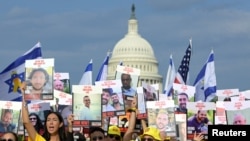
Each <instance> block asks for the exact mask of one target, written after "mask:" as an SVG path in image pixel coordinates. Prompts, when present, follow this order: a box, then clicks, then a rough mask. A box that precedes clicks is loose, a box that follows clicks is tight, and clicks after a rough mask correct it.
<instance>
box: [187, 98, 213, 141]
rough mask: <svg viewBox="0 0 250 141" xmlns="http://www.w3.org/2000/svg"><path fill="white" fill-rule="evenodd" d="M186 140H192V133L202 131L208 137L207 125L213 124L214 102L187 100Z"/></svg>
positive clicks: (205, 137)
mask: <svg viewBox="0 0 250 141" xmlns="http://www.w3.org/2000/svg"><path fill="white" fill-rule="evenodd" d="M187 109H188V113H187V140H188V141H189V140H191V141H192V140H193V138H194V133H195V132H196V133H202V134H203V135H204V139H205V140H207V139H208V136H207V134H208V125H213V124H214V112H215V103H214V102H201V101H198V102H188V103H187Z"/></svg>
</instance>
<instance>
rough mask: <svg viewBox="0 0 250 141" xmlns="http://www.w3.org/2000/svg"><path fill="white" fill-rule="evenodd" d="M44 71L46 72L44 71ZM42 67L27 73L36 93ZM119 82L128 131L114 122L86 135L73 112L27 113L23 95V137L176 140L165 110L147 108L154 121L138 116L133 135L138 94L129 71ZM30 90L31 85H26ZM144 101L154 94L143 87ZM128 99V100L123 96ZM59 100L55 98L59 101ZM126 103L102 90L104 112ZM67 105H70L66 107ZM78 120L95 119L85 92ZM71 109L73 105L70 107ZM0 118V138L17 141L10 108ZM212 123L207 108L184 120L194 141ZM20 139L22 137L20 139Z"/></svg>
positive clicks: (239, 119)
mask: <svg viewBox="0 0 250 141" xmlns="http://www.w3.org/2000/svg"><path fill="white" fill-rule="evenodd" d="M45 72H46V71H45ZM45 72H44V70H43V69H35V70H34V71H33V72H32V73H31V74H30V77H29V79H30V82H29V83H32V85H29V84H28V86H32V89H34V91H35V92H37V93H39V94H41V93H43V92H44V89H43V87H44V86H45V85H46V82H47V81H48V74H47V73H45ZM121 81H122V94H124V95H125V96H129V97H132V100H131V99H130V104H129V110H128V111H129V112H130V114H129V119H128V123H129V124H128V126H127V130H126V131H125V132H124V133H122V132H121V131H120V128H119V127H118V126H117V125H110V126H108V131H107V133H106V131H104V129H103V128H101V127H90V128H89V133H88V134H89V138H86V137H85V136H84V133H83V131H77V132H75V131H73V121H74V118H75V115H74V114H68V113H67V117H65V115H64V114H62V113H63V112H62V111H60V112H59V110H58V107H57V106H55V107H52V108H51V111H50V112H49V113H48V114H46V115H45V120H44V121H42V120H41V118H40V117H39V115H37V114H36V113H29V111H28V108H27V101H26V99H25V98H23V101H22V109H21V112H22V123H23V125H24V128H25V130H26V131H27V135H24V136H26V137H24V138H23V139H26V138H27V140H29V141H73V140H77V141H85V140H90V141H131V140H134V141H135V140H137V141H167V140H176V138H175V137H170V136H168V135H167V134H166V131H172V129H171V128H172V127H170V126H169V122H170V119H169V117H168V113H167V111H166V110H161V109H158V110H156V111H157V112H156V111H149V112H148V115H150V114H151V115H152V116H154V117H155V118H154V119H155V120H154V121H150V119H148V121H147V122H146V120H145V119H140V125H141V128H142V129H143V130H142V131H143V132H142V134H134V133H135V132H134V131H135V125H136V122H138V119H137V114H138V109H137V106H138V103H137V102H138V101H137V93H136V90H134V89H133V88H132V87H131V76H130V75H129V74H121ZM55 82H56V83H55V84H54V87H55V88H56V89H58V90H61V91H63V83H61V82H59V81H58V80H56V81H55ZM29 89H30V88H29ZM21 91H22V95H23V97H25V95H27V92H28V93H30V91H31V89H30V90H29V91H27V82H24V83H22V86H21ZM143 92H144V93H145V96H147V98H146V99H145V100H147V101H154V100H155V98H156V97H155V96H154V95H151V94H150V93H149V92H148V91H147V90H146V89H143ZM125 100H127V99H125ZM188 100H189V97H188V95H187V94H185V93H180V94H179V95H178V98H177V101H178V108H177V109H176V112H177V113H184V114H186V113H187V108H186V105H187V102H188ZM58 101H59V99H57V100H56V104H58ZM125 104H126V103H122V102H121V101H120V100H119V95H118V94H117V93H116V92H113V90H112V89H111V88H104V89H103V91H102V112H107V111H116V110H125V106H124V105H125ZM67 108H70V107H67ZM81 110H82V112H81V115H80V119H81V120H95V119H96V118H95V117H93V114H92V112H93V111H92V110H91V98H90V96H88V95H85V96H84V97H83V108H82V109H81ZM71 111H72V107H71ZM1 118H2V120H1V122H0V132H2V133H4V134H3V135H2V136H1V139H0V141H18V140H20V139H18V136H17V134H16V133H15V132H13V129H14V128H16V127H15V125H13V124H12V123H11V121H12V118H13V117H12V111H11V110H9V109H6V110H4V111H2V117H1ZM233 120H234V121H233V124H246V118H244V116H242V115H240V114H236V115H235V116H234V118H233ZM151 122H154V125H153V126H151V124H150V123H151ZM208 124H211V123H210V121H209V120H208V118H207V111H205V110H199V111H198V112H197V113H196V114H195V115H193V116H192V117H190V118H189V119H188V121H187V126H192V127H195V130H194V132H193V134H194V137H193V140H194V141H201V140H203V139H204V135H203V133H207V130H208V128H207V125H208ZM23 139H22V140H23Z"/></svg>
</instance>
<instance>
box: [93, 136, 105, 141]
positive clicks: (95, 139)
mask: <svg viewBox="0 0 250 141" xmlns="http://www.w3.org/2000/svg"><path fill="white" fill-rule="evenodd" d="M102 139H103V137H101V136H98V137H93V138H92V140H93V141H97V140H102Z"/></svg>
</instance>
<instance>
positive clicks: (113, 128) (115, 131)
mask: <svg viewBox="0 0 250 141" xmlns="http://www.w3.org/2000/svg"><path fill="white" fill-rule="evenodd" d="M108 134H112V135H118V136H120V137H121V131H120V128H118V127H117V126H116V125H112V126H109V130H108Z"/></svg>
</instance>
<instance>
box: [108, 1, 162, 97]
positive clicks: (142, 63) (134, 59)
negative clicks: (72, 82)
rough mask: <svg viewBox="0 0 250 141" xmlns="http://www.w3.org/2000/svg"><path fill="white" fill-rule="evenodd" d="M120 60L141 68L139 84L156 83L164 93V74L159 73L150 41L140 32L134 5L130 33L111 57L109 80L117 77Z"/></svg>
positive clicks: (124, 63) (117, 44) (129, 23)
mask: <svg viewBox="0 0 250 141" xmlns="http://www.w3.org/2000/svg"><path fill="white" fill-rule="evenodd" d="M120 62H122V63H123V66H128V67H133V68H137V69H140V70H141V74H140V76H139V82H138V86H141V84H142V82H143V81H144V82H146V83H148V84H156V85H158V86H159V93H162V76H161V75H159V74H158V61H157V60H156V58H155V55H154V50H153V48H152V47H151V45H150V43H149V42H148V41H147V40H146V39H144V38H143V37H141V35H140V34H139V33H138V21H137V19H136V17H135V6H134V5H132V9H131V16H130V19H129V20H128V33H127V34H126V35H125V36H124V38H122V39H121V40H119V41H118V42H117V43H116V45H115V46H114V49H113V51H112V55H111V57H110V59H109V64H108V80H113V79H115V72H116V67H117V65H119V64H120Z"/></svg>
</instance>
